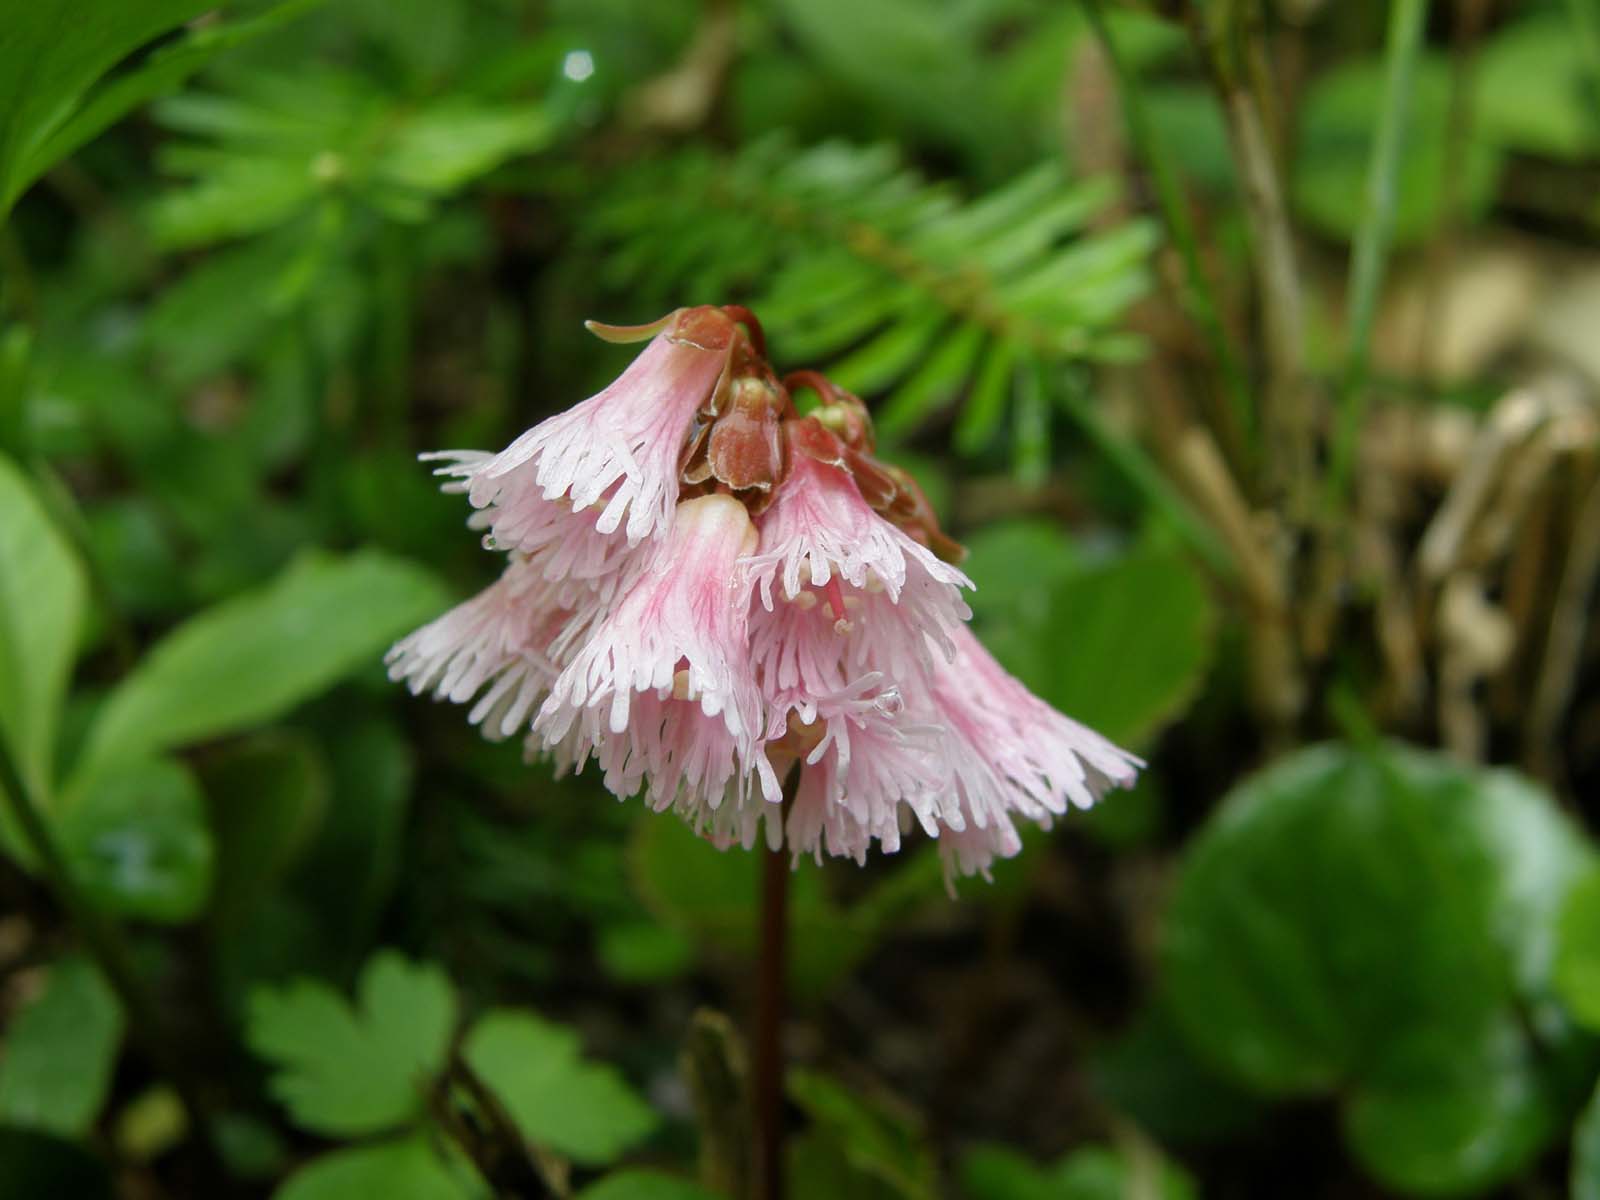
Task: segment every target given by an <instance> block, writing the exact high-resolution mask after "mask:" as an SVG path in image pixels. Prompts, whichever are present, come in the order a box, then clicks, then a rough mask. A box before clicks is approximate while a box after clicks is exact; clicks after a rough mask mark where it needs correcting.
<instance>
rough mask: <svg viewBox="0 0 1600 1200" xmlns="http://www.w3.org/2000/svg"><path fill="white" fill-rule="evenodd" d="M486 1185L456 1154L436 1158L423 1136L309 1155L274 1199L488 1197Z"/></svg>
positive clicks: (468, 1199) (473, 1199)
mask: <svg viewBox="0 0 1600 1200" xmlns="http://www.w3.org/2000/svg"><path fill="white" fill-rule="evenodd" d="M491 1194H492V1193H491V1192H490V1191H489V1189H488V1188H487V1187H486V1186H484V1184H483V1181H482V1180H481V1179H479V1178H478V1175H477V1173H476V1172H475V1171H474V1170H473V1169H472V1168H471V1167H470V1166H469V1165H468V1164H467V1163H465V1162H463V1161H461V1160H460V1159H459V1158H452V1159H451V1160H450V1161H446V1160H445V1159H443V1158H441V1157H440V1152H439V1150H437V1149H435V1148H434V1147H433V1146H432V1145H430V1144H429V1143H428V1141H426V1140H425V1139H424V1138H422V1137H420V1136H413V1137H408V1138H405V1139H403V1140H401V1141H395V1142H381V1143H378V1144H377V1145H371V1146H356V1147H353V1148H351V1149H348V1150H335V1151H334V1152H333V1153H331V1154H324V1155H323V1156H322V1157H321V1158H315V1159H312V1160H311V1162H309V1163H307V1164H306V1165H305V1166H303V1167H301V1168H300V1169H299V1170H298V1171H296V1172H295V1173H294V1174H293V1175H291V1176H289V1178H288V1179H287V1180H286V1181H285V1182H284V1184H283V1186H282V1187H280V1188H279V1189H278V1190H277V1191H275V1192H273V1193H272V1196H273V1200H358V1198H367V1200H370V1198H376V1197H381V1198H382V1200H489V1197H490V1196H491Z"/></svg>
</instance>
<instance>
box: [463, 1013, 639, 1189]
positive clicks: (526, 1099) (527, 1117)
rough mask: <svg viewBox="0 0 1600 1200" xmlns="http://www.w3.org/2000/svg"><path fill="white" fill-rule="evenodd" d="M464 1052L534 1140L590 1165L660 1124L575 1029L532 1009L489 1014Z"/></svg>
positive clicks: (600, 1162)
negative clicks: (584, 1047) (592, 1055)
mask: <svg viewBox="0 0 1600 1200" xmlns="http://www.w3.org/2000/svg"><path fill="white" fill-rule="evenodd" d="M462 1054H463V1056H464V1057H465V1058H466V1061H467V1064H468V1065H469V1066H470V1067H471V1068H472V1070H473V1071H474V1072H475V1073H476V1074H477V1075H478V1076H479V1078H481V1079H482V1080H483V1081H484V1082H485V1083H486V1084H488V1086H489V1087H490V1089H491V1090H492V1091H493V1092H494V1093H495V1095H496V1096H497V1097H499V1099H500V1102H501V1103H502V1104H504V1105H505V1107H506V1111H507V1112H509V1113H510V1114H511V1118H512V1120H513V1121H515V1122H516V1124H517V1128H518V1129H520V1130H521V1131H522V1133H523V1135H524V1136H525V1137H527V1138H528V1140H529V1141H531V1142H535V1143H537V1144H539V1145H541V1146H547V1147H549V1148H550V1149H552V1150H555V1151H556V1152H557V1153H559V1154H563V1155H565V1156H567V1157H569V1158H572V1159H574V1160H575V1161H577V1162H580V1163H583V1164H585V1165H586V1166H604V1165H606V1164H608V1163H611V1162H614V1161H616V1159H617V1158H618V1157H620V1156H621V1154H622V1152H623V1151H625V1150H626V1149H628V1147H630V1146H632V1145H633V1144H634V1143H636V1142H638V1141H639V1140H640V1139H641V1138H644V1137H646V1136H648V1135H649V1134H650V1133H651V1131H653V1130H654V1129H655V1127H656V1125H657V1117H656V1114H655V1112H654V1111H653V1110H652V1109H651V1108H650V1106H649V1105H647V1104H646V1103H645V1102H644V1101H643V1100H642V1099H640V1098H639V1096H638V1095H637V1094H636V1093H635V1092H634V1091H633V1089H632V1088H630V1087H629V1086H628V1084H627V1082H626V1080H624V1079H623V1078H622V1075H621V1074H620V1073H619V1072H618V1071H617V1070H616V1068H614V1067H610V1066H606V1065H602V1064H596V1063H590V1062H585V1061H584V1060H583V1058H582V1056H581V1050H580V1046H579V1042H578V1035H577V1034H575V1033H573V1032H572V1031H571V1030H570V1029H567V1028H565V1027H563V1026H560V1025H555V1024H552V1023H550V1022H548V1021H545V1020H543V1019H542V1018H540V1017H538V1016H535V1015H534V1014H532V1013H529V1012H521V1011H513V1010H509V1009H501V1010H496V1011H491V1012H489V1013H486V1014H484V1016H483V1017H482V1018H480V1019H479V1021H478V1023H477V1024H476V1025H474V1026H473V1027H472V1030H471V1032H470V1033H468V1034H467V1037H466V1040H465V1042H464V1043H463V1045H462Z"/></svg>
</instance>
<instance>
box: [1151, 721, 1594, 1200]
mask: <svg viewBox="0 0 1600 1200" xmlns="http://www.w3.org/2000/svg"><path fill="white" fill-rule="evenodd" d="M1592 857H1593V856H1592V853H1591V851H1590V850H1589V849H1588V848H1587V846H1586V845H1585V844H1584V843H1583V841H1582V839H1581V838H1580V837H1579V836H1578V834H1577V833H1576V831H1575V830H1574V829H1572V828H1571V826H1570V824H1569V823H1568V822H1567V821H1566V820H1565V819H1564V818H1563V817H1561V815H1560V814H1559V813H1558V812H1557V811H1556V810H1555V808H1554V806H1553V805H1552V804H1551V802H1550V800H1549V798H1548V797H1547V796H1546V795H1545V794H1544V793H1543V792H1541V791H1540V790H1539V789H1538V788H1537V787H1535V786H1534V785H1532V784H1531V783H1529V782H1527V781H1526V780H1523V779H1521V778H1520V777H1518V776H1515V775H1513V774H1511V773H1509V772H1484V771H1474V770H1472V769H1471V768H1467V767H1462V766H1458V765H1455V764H1452V763H1450V762H1448V761H1447V760H1444V759H1442V758H1437V757H1433V756H1430V755H1426V754H1422V753H1420V752H1417V751H1412V750H1407V749H1405V748H1402V747H1399V746H1390V747H1381V748H1375V749H1374V750H1372V751H1358V750H1353V749H1348V748H1344V747H1339V746H1323V747H1317V748H1314V749H1311V750H1307V751H1303V752H1301V753H1299V754H1297V755H1295V756H1294V757H1292V758H1289V759H1286V760H1284V761H1282V762H1280V763H1279V764H1277V765H1276V766H1275V767H1273V768H1272V769H1271V770H1269V771H1266V772H1264V773H1263V774H1261V775H1258V776H1256V777H1254V778H1252V779H1250V780H1247V781H1246V782H1245V783H1244V784H1242V785H1241V786H1240V787H1239V788H1237V789H1236V790H1235V791H1234V792H1233V793H1232V794H1231V795H1230V796H1229V798H1228V799H1227V800H1226V802H1225V803H1224V805H1223V807H1222V809H1221V810H1220V811H1219V812H1218V814H1217V815H1216V816H1215V818H1214V819H1213V820H1212V822H1211V824H1210V825H1209V827H1208V828H1207V829H1206V831H1205V832H1204V833H1203V834H1202V835H1201V837H1200V838H1199V839H1198V841H1197V842H1196V843H1195V844H1194V846H1193V848H1192V849H1191V851H1190V853H1189V855H1188V857H1187V860H1186V862H1185V864H1184V869H1183V872H1182V875H1181V877H1180V879H1179V883H1178V888H1177V892H1176V894H1175V895H1174V897H1173V903H1172V907H1171V910H1170V912H1169V914H1168V918H1167V928H1166V931H1165V937H1164V942H1163V961H1164V965H1165V968H1166V981H1167V986H1168V988H1169V989H1170V998H1171V1002H1172V1003H1171V1011H1172V1013H1173V1014H1174V1015H1175V1016H1176V1017H1177V1019H1178V1021H1179V1023H1180V1025H1181V1027H1182V1028H1183V1031H1184V1032H1185V1034H1186V1035H1187V1037H1188V1038H1189V1040H1190V1041H1191V1043H1192V1044H1193V1046H1194V1047H1195V1049H1196V1050H1197V1051H1199V1052H1200V1053H1201V1054H1202V1055H1203V1056H1204V1057H1206V1058H1207V1059H1208V1060H1210V1061H1212V1062H1214V1063H1215V1064H1217V1065H1218V1066H1219V1067H1221V1068H1223V1069H1225V1070H1226V1071H1227V1072H1228V1073H1229V1074H1231V1075H1233V1076H1234V1077H1236V1078H1238V1079H1241V1080H1243V1081H1245V1082H1247V1083H1248V1084H1250V1085H1251V1086H1253V1087H1254V1088H1256V1089H1258V1090H1261V1091H1263V1092H1267V1093H1272V1094H1297V1095H1319V1094H1337V1095H1339V1096H1341V1097H1343V1099H1344V1101H1345V1107H1344V1116H1345V1124H1346V1129H1347V1133H1348V1136H1349V1139H1350V1143H1351V1145H1352V1148H1353V1149H1354V1150H1355V1151H1356V1153H1357V1154H1358V1155H1359V1156H1360V1157H1361V1159H1362V1161H1363V1162H1364V1163H1365V1164H1366V1165H1367V1167H1368V1168H1369V1169H1370V1170H1372V1171H1373V1172H1374V1173H1376V1174H1377V1175H1379V1177H1380V1178H1382V1179H1383V1180H1384V1181H1385V1182H1386V1183H1388V1184H1390V1185H1391V1186H1394V1187H1397V1188H1401V1189H1405V1190H1421V1191H1427V1192H1446V1191H1460V1190H1467V1189H1475V1188H1483V1187H1487V1186H1490V1185H1492V1184H1493V1183H1494V1182H1496V1181H1497V1180H1501V1179H1504V1178H1506V1177H1508V1176H1509V1175H1511V1174H1512V1173H1514V1172H1515V1171H1516V1170H1518V1169H1519V1168H1520V1167H1521V1166H1522V1165H1523V1164H1524V1163H1525V1162H1527V1161H1528V1159H1529V1158H1530V1157H1532V1156H1533V1155H1534V1154H1536V1153H1537V1152H1538V1150H1539V1149H1540V1148H1541V1147H1542V1145H1543V1144H1544V1142H1545V1141H1546V1140H1547V1139H1548V1137H1549V1135H1550V1133H1551V1131H1552V1129H1553V1128H1554V1120H1555V1114H1557V1113H1559V1111H1560V1110H1561V1107H1562V1105H1563V1103H1564V1099H1563V1097H1564V1090H1565V1087H1566V1083H1565V1080H1566V1078H1567V1077H1568V1076H1569V1075H1570V1074H1571V1073H1573V1071H1574V1070H1575V1069H1578V1068H1579V1066H1580V1060H1581V1058H1582V1048H1581V1046H1579V1045H1578V1043H1577V1040H1576V1039H1575V1038H1574V1037H1573V1036H1572V1034H1571V1032H1570V1030H1567V1029H1565V1028H1564V1026H1563V1025H1562V1023H1561V1018H1560V1014H1559V1010H1549V1011H1547V1009H1546V1006H1545V1005H1544V1000H1543V996H1544V993H1545V992H1547V991H1548V988H1549V981H1548V978H1547V976H1548V973H1549V971H1550V962H1551V957H1552V956H1551V954H1550V952H1549V950H1548V947H1549V946H1550V944H1551V942H1552V938H1553V927H1554V923H1555V913H1556V912H1557V910H1558V908H1559V906H1560V904H1561V903H1562V901H1563V899H1564V897H1565V896H1566V894H1567V893H1568V891H1569V890H1570V889H1571V887H1572V885H1573V883H1574V881H1575V880H1576V879H1577V878H1579V877H1580V876H1581V875H1582V874H1583V873H1584V872H1585V871H1586V870H1588V869H1589V867H1590V863H1591V860H1592ZM1398 914H1404V916H1405V919H1403V920H1402V919H1399V917H1398ZM1541 974H1542V975H1543V976H1545V977H1544V978H1541V977H1540V976H1541ZM1524 1011H1525V1012H1529V1013H1531V1014H1532V1015H1533V1018H1532V1019H1533V1021H1534V1023H1535V1025H1536V1026H1537V1032H1538V1035H1539V1040H1540V1045H1539V1047H1538V1049H1537V1050H1536V1049H1535V1047H1534V1045H1533V1044H1532V1043H1531V1042H1530V1041H1529V1038H1530V1030H1529V1029H1528V1028H1527V1027H1526V1026H1525V1025H1524V1023H1523V1021H1522V1020H1519V1019H1518V1018H1517V1016H1516V1014H1518V1013H1519V1012H1524Z"/></svg>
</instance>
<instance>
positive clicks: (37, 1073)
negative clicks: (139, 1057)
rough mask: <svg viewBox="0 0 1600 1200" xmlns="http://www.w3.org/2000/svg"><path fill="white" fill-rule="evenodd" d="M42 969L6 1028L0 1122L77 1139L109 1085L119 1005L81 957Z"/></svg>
mask: <svg viewBox="0 0 1600 1200" xmlns="http://www.w3.org/2000/svg"><path fill="white" fill-rule="evenodd" d="M48 970H49V975H48V977H47V978H46V980H45V984H44V987H43V989H41V990H40V992H39V993H38V995H36V996H34V997H33V999H31V1000H30V1001H29V1002H28V1003H26V1004H25V1005H23V1007H22V1009H21V1011H20V1012H18V1013H17V1014H16V1015H15V1018H14V1019H13V1020H12V1021H11V1023H10V1025H9V1027H8V1028H7V1030H6V1038H5V1056H4V1057H3V1058H0V1122H4V1123H5V1124H8V1125H17V1126H22V1127H25V1128H28V1129H37V1130H42V1131H44V1132H46V1133H53V1134H57V1135H59V1136H61V1137H65V1138H74V1137H81V1136H83V1135H84V1134H85V1133H87V1132H88V1130H89V1128H90V1126H92V1125H93V1124H94V1121H95V1118H96V1117H97V1116H98V1115H99V1112H100V1108H101V1106H102V1105H103V1104H104V1103H105V1099H106V1092H107V1090H108V1089H109V1088H110V1086H111V1070H112V1067H114V1066H115V1065H116V1060H117V1049H118V1047H119V1046H120V1044H121V1042H122V1010H121V1009H120V1008H119V1007H118V1006H117V998H116V996H115V995H114V994H113V993H112V991H111V988H110V986H109V985H108V984H107V983H106V982H105V980H104V979H103V978H102V977H101V975H100V972H99V971H98V970H97V969H96V968H95V967H94V966H92V965H91V964H90V963H88V962H86V961H84V960H83V959H81V958H63V959H61V960H59V961H58V962H56V963H54V964H52V965H51V966H50V967H49V968H48ZM19 1194H20V1193H19Z"/></svg>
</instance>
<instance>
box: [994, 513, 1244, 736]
mask: <svg viewBox="0 0 1600 1200" xmlns="http://www.w3.org/2000/svg"><path fill="white" fill-rule="evenodd" d="M971 547H972V556H971V558H970V559H969V560H968V562H967V563H966V564H965V568H964V569H965V570H966V572H967V574H968V576H969V577H970V578H971V579H972V581H973V583H974V584H976V585H977V590H976V591H975V592H974V593H973V594H972V610H973V614H974V627H975V628H976V629H977V631H978V633H979V635H980V636H981V637H982V639H983V642H984V644H985V645H986V646H987V647H988V648H989V651H990V652H991V653H992V654H993V655H994V656H995V658H996V659H998V660H999V661H1000V663H1001V664H1002V665H1004V666H1005V668H1006V669H1007V670H1009V671H1011V672H1012V673H1013V674H1015V675H1016V676H1017V677H1018V678H1019V679H1021V680H1022V681H1023V682H1024V683H1025V684H1027V685H1028V686H1029V687H1030V688H1032V689H1033V691H1035V692H1036V693H1038V694H1039V695H1040V696H1041V697H1043V698H1044V699H1045V700H1048V701H1049V702H1050V703H1051V704H1052V705H1054V706H1055V707H1056V708H1058V709H1060V710H1061V711H1062V712H1064V713H1067V714H1068V715H1069V716H1071V717H1073V718H1074V719H1076V720H1079V721H1082V722H1084V723H1085V724H1087V725H1090V726H1093V727H1094V728H1095V729H1098V730H1099V731H1100V732H1102V733H1104V734H1105V735H1106V736H1107V737H1109V738H1111V739H1113V740H1114V741H1121V742H1133V743H1137V742H1140V741H1142V740H1145V739H1147V738H1148V737H1150V736H1151V734H1153V733H1154V732H1155V731H1156V730H1157V729H1158V728H1160V726H1161V725H1162V724H1163V723H1164V722H1166V721H1167V720H1170V719H1171V718H1172V717H1174V716H1176V715H1177V714H1178V713H1180V712H1181V711H1182V710H1183V707H1184V706H1185V705H1186V704H1187V702H1188V701H1189V699H1190V698H1191V697H1192V696H1193V694H1194V693H1195V691H1196V689H1197V688H1198V687H1199V685H1200V684H1201V682H1202V681H1203V680H1204V678H1205V673H1206V670H1207V669H1208V667H1209V665H1210V660H1211V648H1212V638H1213V631H1214V626H1215V623H1216V618H1215V613H1214V611H1213V606H1212V602H1211V595H1210V591H1209V589H1208V588H1207V586H1206V582H1205V580H1204V578H1202V577H1201V575H1200V574H1199V572H1198V571H1197V570H1196V569H1195V567H1194V566H1193V565H1192V564H1191V563H1190V561H1189V560H1188V559H1187V558H1186V557H1185V556H1183V555H1181V554H1179V553H1177V552H1175V551H1170V550H1156V549H1136V550H1133V551H1130V552H1128V553H1126V554H1122V555H1119V556H1117V557H1112V558H1109V559H1106V560H1103V561H1099V562H1091V561H1087V560H1085V558H1084V557H1083V555H1082V554H1081V553H1080V552H1079V551H1078V550H1077V548H1076V547H1075V546H1074V545H1073V544H1072V542H1071V539H1070V538H1069V536H1068V535H1067V533H1066V531H1065V530H1063V529H1061V528H1060V527H1058V526H1055V525H1052V524H1050V523H1049V522H1046V521H1040V520H1023V521H1008V522H1001V523H999V524H997V525H994V526H991V527H989V528H988V529H985V530H982V531H980V533H979V534H978V535H976V536H975V537H974V538H973V539H972V540H971Z"/></svg>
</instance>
